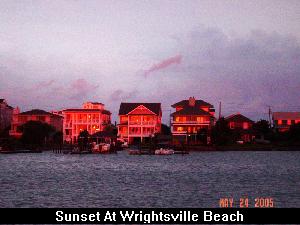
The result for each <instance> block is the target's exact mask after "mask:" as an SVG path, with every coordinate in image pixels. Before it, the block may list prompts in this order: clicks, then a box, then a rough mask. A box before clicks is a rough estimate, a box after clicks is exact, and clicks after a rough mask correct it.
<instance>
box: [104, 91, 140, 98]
mask: <svg viewBox="0 0 300 225" xmlns="http://www.w3.org/2000/svg"><path fill="white" fill-rule="evenodd" d="M136 94H137V91H136V90H134V91H130V92H126V91H123V90H121V89H117V90H115V91H114V92H113V93H112V94H111V95H110V98H109V99H110V100H111V101H122V100H126V101H127V100H129V99H131V98H133V97H134V96H135V95H136Z"/></svg>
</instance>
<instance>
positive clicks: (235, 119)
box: [225, 113, 254, 142]
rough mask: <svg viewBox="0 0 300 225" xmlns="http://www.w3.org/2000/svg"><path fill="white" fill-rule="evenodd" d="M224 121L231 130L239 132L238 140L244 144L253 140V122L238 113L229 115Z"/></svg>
mask: <svg viewBox="0 0 300 225" xmlns="http://www.w3.org/2000/svg"><path fill="white" fill-rule="evenodd" d="M225 120H226V121H227V122H228V126H229V128H230V129H231V130H236V131H239V137H238V139H241V140H243V141H244V142H251V141H252V140H253V139H254V134H253V131H252V126H253V124H254V121H252V120H250V119H249V118H247V117H246V116H244V115H242V114H240V113H236V114H233V115H230V116H228V117H226V118H225Z"/></svg>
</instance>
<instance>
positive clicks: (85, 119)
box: [62, 102, 111, 143]
mask: <svg viewBox="0 0 300 225" xmlns="http://www.w3.org/2000/svg"><path fill="white" fill-rule="evenodd" d="M62 115H63V117H64V120H63V140H64V141H65V142H69V143H76V142H77V141H78V135H79V134H80V132H81V131H84V130H86V131H88V132H89V134H94V133H96V132H99V131H103V130H104V128H105V127H106V126H107V125H109V124H110V123H111V113H110V111H108V110H106V109H105V108H104V104H102V103H99V102H85V103H84V104H83V106H82V108H73V109H65V110H62Z"/></svg>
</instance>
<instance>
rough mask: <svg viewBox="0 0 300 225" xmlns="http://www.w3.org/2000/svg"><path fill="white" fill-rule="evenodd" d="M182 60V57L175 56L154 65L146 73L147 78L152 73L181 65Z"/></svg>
mask: <svg viewBox="0 0 300 225" xmlns="http://www.w3.org/2000/svg"><path fill="white" fill-rule="evenodd" d="M181 60H182V55H175V56H173V57H170V58H167V59H164V60H162V61H161V62H159V63H157V64H154V65H152V66H151V67H150V68H149V69H147V70H146V71H145V72H144V75H145V77H147V76H148V75H149V74H150V73H152V72H155V71H159V70H162V69H165V68H167V67H169V66H171V65H173V64H180V63H181Z"/></svg>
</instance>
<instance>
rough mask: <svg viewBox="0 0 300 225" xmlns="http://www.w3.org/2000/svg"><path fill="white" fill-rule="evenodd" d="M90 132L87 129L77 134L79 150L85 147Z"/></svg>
mask: <svg viewBox="0 0 300 225" xmlns="http://www.w3.org/2000/svg"><path fill="white" fill-rule="evenodd" d="M89 137H90V134H89V132H88V131H87V130H84V131H81V132H80V133H79V135H78V144H79V147H80V150H84V149H86V148H87V145H88V142H89Z"/></svg>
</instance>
